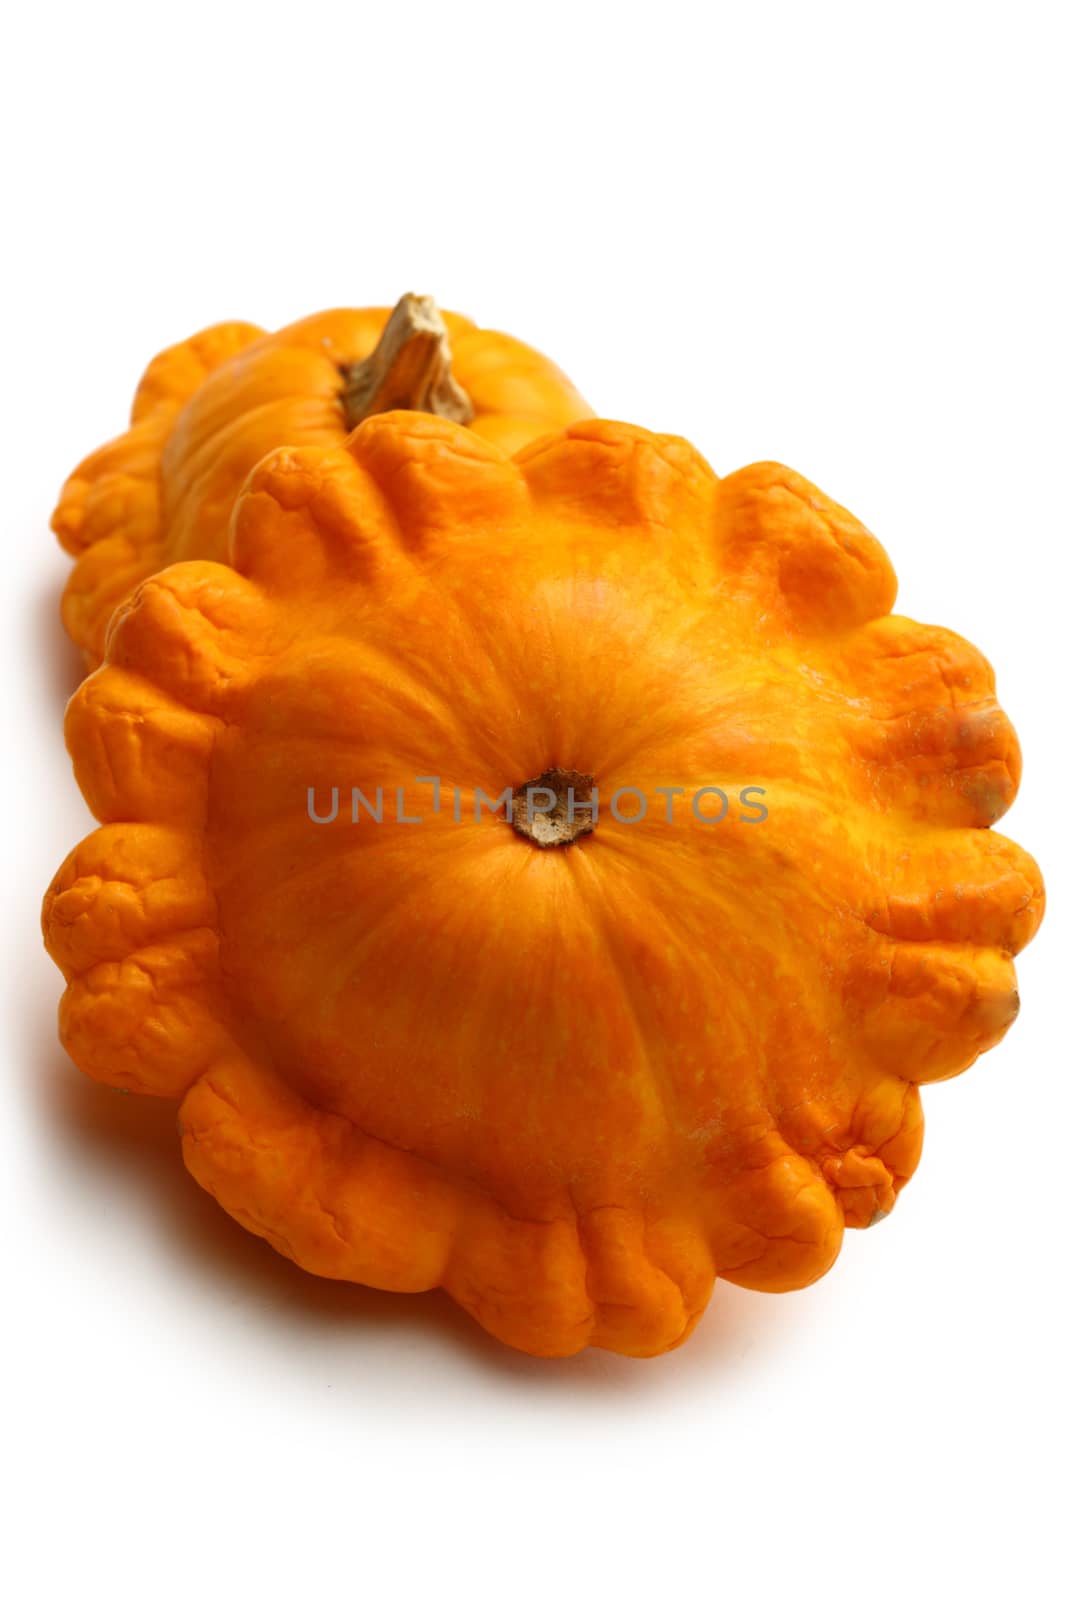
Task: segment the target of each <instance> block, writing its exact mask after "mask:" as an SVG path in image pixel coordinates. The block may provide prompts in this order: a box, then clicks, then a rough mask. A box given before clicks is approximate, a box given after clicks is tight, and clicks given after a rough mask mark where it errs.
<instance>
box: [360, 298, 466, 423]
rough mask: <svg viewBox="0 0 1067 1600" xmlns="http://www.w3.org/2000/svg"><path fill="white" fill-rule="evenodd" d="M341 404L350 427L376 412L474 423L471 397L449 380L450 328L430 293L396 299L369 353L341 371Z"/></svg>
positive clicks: (450, 371) (450, 369) (450, 374)
mask: <svg viewBox="0 0 1067 1600" xmlns="http://www.w3.org/2000/svg"><path fill="white" fill-rule="evenodd" d="M341 404H342V405H343V407H344V413H345V421H346V422H347V424H348V426H349V428H350V429H351V428H355V427H358V425H359V424H360V423H361V422H362V421H363V419H364V417H373V416H377V414H378V413H379V412H380V411H431V412H432V413H433V414H434V416H435V417H447V418H448V419H449V421H451V422H464V423H466V422H470V421H471V420H472V418H473V416H474V407H473V406H472V405H471V402H470V397H469V396H468V395H467V394H466V393H465V391H464V390H463V389H461V388H460V386H459V384H458V383H457V382H456V380H455V378H453V376H452V352H451V350H450V349H449V347H448V329H447V328H446V327H445V323H444V318H443V317H442V316H441V313H440V312H439V311H438V309H437V307H436V305H435V304H434V302H433V300H432V299H431V298H430V296H429V295H428V294H406V295H403V296H402V297H401V299H399V300H398V301H397V303H396V305H395V306H394V307H393V310H392V312H391V313H390V316H389V321H388V322H387V323H386V324H385V327H384V328H383V329H382V336H381V338H380V339H379V340H378V343H377V344H376V345H375V347H374V349H373V350H372V351H371V353H370V355H369V356H368V357H367V358H366V360H365V361H357V362H356V364H355V366H353V367H349V369H348V371H347V372H346V373H345V386H344V388H343V390H342V391H341Z"/></svg>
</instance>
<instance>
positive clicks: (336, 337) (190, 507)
mask: <svg viewBox="0 0 1067 1600" xmlns="http://www.w3.org/2000/svg"><path fill="white" fill-rule="evenodd" d="M442 315H443V317H444V321H445V324H446V326H447V328H448V334H449V343H450V345H451V350H452V370H453V372H454V374H455V377H456V379H457V381H458V382H459V383H460V385H461V386H462V387H463V388H464V389H465V391H466V393H467V395H468V397H469V399H470V401H471V403H472V405H473V406H474V411H475V415H474V418H473V420H472V422H471V423H470V427H471V428H472V429H473V431H474V432H475V433H477V434H478V435H480V436H481V437H482V438H485V439H491V440H492V441H493V442H494V444H497V445H499V446H500V448H501V449H502V450H505V451H506V452H508V453H509V454H511V453H513V452H514V451H516V450H519V449H521V448H522V446H523V445H526V444H529V443H530V441H531V440H533V439H536V438H537V437H538V436H539V435H541V434H543V433H548V432H551V431H552V430H554V429H556V428H560V427H563V426H564V425H565V424H566V423H568V422H574V421H576V420H577V419H579V418H581V417H588V416H590V415H591V414H592V413H591V412H590V409H589V407H588V406H587V405H586V403H585V401H584V400H583V399H582V398H581V396H580V395H579V394H578V391H577V390H576V389H575V388H574V386H573V384H571V382H570V381H569V379H567V378H566V377H565V376H564V375H563V373H562V372H560V370H559V368H558V367H556V366H554V365H553V364H552V362H551V361H549V360H548V359H547V358H546V357H545V356H542V355H540V354H538V352H537V351H535V350H532V349H531V348H530V347H529V345H525V344H521V343H520V342H519V340H518V339H513V338H511V337H510V336H509V335H508V334H504V333H492V332H489V331H487V330H486V329H484V328H478V327H476V326H475V324H474V323H473V322H471V321H469V319H468V318H466V317H461V316H457V315H456V314H455V313H454V312H450V311H446V312H443V313H442ZM388 316H389V312H388V311H387V310H384V309H380V308H376V309H370V310H362V311H325V312H321V313H320V314H318V315H317V316H313V317H307V318H305V319H304V321H302V322H296V323H293V324H292V326H291V327H288V328H282V329H281V331H280V332H278V333H273V334H268V333H266V332H265V331H264V330H263V329H262V328H257V327H255V326H253V325H252V324H251V323H248V322H223V323H219V324H218V325H217V326H216V327H212V328H207V329H205V331H204V332H203V333H198V334H196V335H195V336H194V337H193V338H191V339H186V340H185V341H183V343H181V344H178V345H174V346H172V347H171V348H170V349H168V350H164V351H163V352H162V354H161V355H158V356H157V357H156V358H155V360H154V361H153V362H152V363H151V364H150V366H149V367H148V370H147V371H146V373H145V375H144V377H143V378H142V380H141V382H140V384H139V386H138V389H137V394H136V396H135V399H134V403H133V415H132V425H131V427H130V429H129V431H128V432H127V433H125V434H123V435H122V437H121V438H119V439H115V440H113V441H112V442H111V443H110V444H106V445H104V446H103V448H102V449H100V450H97V451H94V453H93V454H92V455H91V456H89V457H88V458H87V459H86V460H85V461H83V462H82V464H81V466H79V467H78V468H77V469H76V471H75V472H74V473H73V474H72V475H71V477H70V478H69V479H68V480H67V482H66V484H65V485H64V488H63V492H62V495H61V496H60V501H59V505H58V506H57V508H56V511H55V513H54V515H53V518H52V527H53V529H54V530H55V532H56V534H57V536H58V538H59V541H60V543H61V544H62V545H63V548H64V549H65V550H67V551H69V552H70V554H71V555H73V556H76V557H77V565H76V566H75V569H74V571H73V573H72V574H71V578H70V581H69V583H68V585H67V588H66V592H65V594H64V596H63V606H62V612H63V622H64V626H65V627H66V629H67V632H68V633H69V634H70V636H71V638H72V639H73V640H74V642H75V643H76V644H78V645H80V646H81V649H82V652H83V654H84V657H85V660H86V663H87V664H88V666H90V667H95V666H97V665H99V663H100V660H101V659H102V657H103V653H104V642H105V638H106V634H107V626H108V623H109V622H110V620H111V616H112V613H113V612H114V610H115V607H116V606H117V605H118V604H119V603H120V601H122V600H124V599H125V598H126V597H127V596H128V595H129V594H130V593H131V592H132V590H133V589H134V588H135V587H136V585H137V584H138V583H140V582H141V580H142V579H143V578H146V577H149V576H151V574H152V573H154V572H158V571H159V569H160V568H161V567H165V566H167V565H169V563H170V562H172V561H185V560H190V559H197V560H199V559H207V560H212V561H222V560H225V559H226V540H227V532H228V528H229V521H230V514H231V512H232V511H233V507H234V502H235V501H236V499H237V496H238V494H239V493H240V490H241V487H242V485H243V483H244V481H245V479H246V478H247V476H248V474H249V473H250V472H251V470H252V468H253V467H254V466H256V465H257V464H258V463H259V462H260V461H261V460H262V459H263V457H264V456H265V455H267V454H268V453H269V452H270V451H271V450H275V449H277V448H279V447H280V446H282V445H313V446H324V445H325V446H329V445H340V444H341V443H342V442H343V440H344V438H345V436H346V434H347V433H348V431H349V428H348V424H347V422H346V420H345V416H344V411H343V407H342V404H341V393H342V389H343V386H344V369H345V368H346V367H349V366H351V365H352V364H354V363H355V362H357V361H361V360H362V359H363V358H364V357H365V356H368V355H369V354H370V353H371V351H372V350H373V349H374V346H375V345H376V344H377V342H378V339H379V336H380V335H381V332H382V329H383V327H384V326H385V322H386V320H387V318H388Z"/></svg>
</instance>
